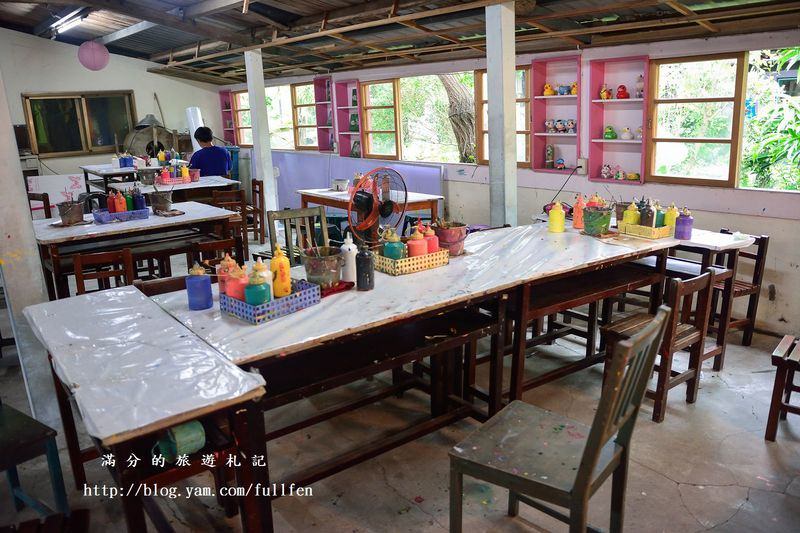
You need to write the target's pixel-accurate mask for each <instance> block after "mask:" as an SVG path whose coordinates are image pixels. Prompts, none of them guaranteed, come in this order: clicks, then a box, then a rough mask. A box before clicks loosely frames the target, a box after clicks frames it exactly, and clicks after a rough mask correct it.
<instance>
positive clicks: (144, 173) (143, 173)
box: [136, 168, 158, 185]
mask: <svg viewBox="0 0 800 533" xmlns="http://www.w3.org/2000/svg"><path fill="white" fill-rule="evenodd" d="M136 175H137V177H138V178H139V181H140V182H142V185H152V184H153V183H154V182H155V181H156V175H158V169H155V168H143V169H141V170H139V171H138V172H137V173H136Z"/></svg>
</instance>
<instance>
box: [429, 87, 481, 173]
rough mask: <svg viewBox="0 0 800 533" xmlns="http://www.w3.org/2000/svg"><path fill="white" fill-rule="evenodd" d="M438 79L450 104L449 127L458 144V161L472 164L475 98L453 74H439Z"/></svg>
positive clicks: (473, 155)
mask: <svg viewBox="0 0 800 533" xmlns="http://www.w3.org/2000/svg"><path fill="white" fill-rule="evenodd" d="M438 77H439V80H440V81H441V82H442V85H444V90H445V91H446V92H447V99H448V100H449V102H450V114H449V117H450V125H451V126H452V127H453V134H454V135H455V137H456V143H458V154H459V160H460V161H461V162H462V163H474V162H475V160H476V158H475V96H474V94H473V92H472V91H471V90H469V88H467V87H466V86H464V84H462V83H461V82H459V81H458V78H457V77H456V76H455V75H454V74H439V75H438Z"/></svg>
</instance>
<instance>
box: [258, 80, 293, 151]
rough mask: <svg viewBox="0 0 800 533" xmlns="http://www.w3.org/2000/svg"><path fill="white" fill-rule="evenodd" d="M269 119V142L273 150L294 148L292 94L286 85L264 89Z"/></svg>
mask: <svg viewBox="0 0 800 533" xmlns="http://www.w3.org/2000/svg"><path fill="white" fill-rule="evenodd" d="M264 95H265V98H266V102H267V117H268V119H269V140H270V145H271V146H272V147H273V148H290V149H291V148H294V132H293V128H292V93H291V91H290V90H289V86H288V85H279V86H277V87H267V88H265V89H264Z"/></svg>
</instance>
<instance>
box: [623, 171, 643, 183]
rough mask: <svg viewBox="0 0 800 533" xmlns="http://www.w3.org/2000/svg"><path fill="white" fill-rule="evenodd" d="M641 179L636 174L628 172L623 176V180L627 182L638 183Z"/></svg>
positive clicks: (639, 175)
mask: <svg viewBox="0 0 800 533" xmlns="http://www.w3.org/2000/svg"><path fill="white" fill-rule="evenodd" d="M641 177H642V175H641V174H639V173H638V172H628V173H627V174H626V175H625V179H626V180H628V181H639V180H640V179H641Z"/></svg>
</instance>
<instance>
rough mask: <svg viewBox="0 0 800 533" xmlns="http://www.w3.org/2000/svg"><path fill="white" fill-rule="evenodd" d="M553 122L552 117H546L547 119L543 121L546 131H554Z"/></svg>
mask: <svg viewBox="0 0 800 533" xmlns="http://www.w3.org/2000/svg"><path fill="white" fill-rule="evenodd" d="M555 123H556V121H555V120H553V119H552V118H548V119H547V120H545V121H544V129H545V130H546V131H547V133H555V132H556V128H555Z"/></svg>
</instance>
